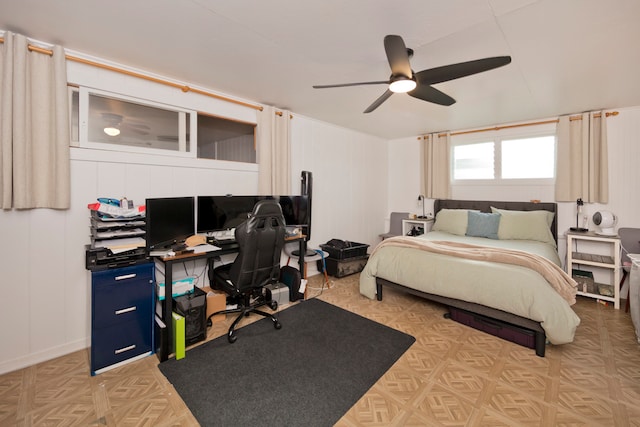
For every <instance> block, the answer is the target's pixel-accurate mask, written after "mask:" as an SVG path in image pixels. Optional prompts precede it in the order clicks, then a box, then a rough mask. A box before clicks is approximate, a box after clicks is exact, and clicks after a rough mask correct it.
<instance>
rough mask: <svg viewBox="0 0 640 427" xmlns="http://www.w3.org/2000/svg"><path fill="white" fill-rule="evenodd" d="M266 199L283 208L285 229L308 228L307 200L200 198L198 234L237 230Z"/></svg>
mask: <svg viewBox="0 0 640 427" xmlns="http://www.w3.org/2000/svg"><path fill="white" fill-rule="evenodd" d="M263 199H275V200H276V201H278V203H279V204H280V207H281V208H282V214H283V216H284V221H285V224H286V225H290V226H297V227H306V226H307V225H308V223H309V199H308V197H307V196H199V197H198V201H197V211H198V220H197V226H196V230H197V232H198V233H199V234H206V233H209V232H213V231H220V230H228V229H231V228H235V227H237V226H238V225H239V224H240V223H242V222H243V221H244V220H246V219H247V218H248V217H249V214H250V213H251V212H252V211H253V206H254V205H255V204H256V203H257V202H258V201H259V200H263Z"/></svg>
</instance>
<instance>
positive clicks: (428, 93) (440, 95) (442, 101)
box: [407, 84, 456, 106]
mask: <svg viewBox="0 0 640 427" xmlns="http://www.w3.org/2000/svg"><path fill="white" fill-rule="evenodd" d="M407 93H408V94H409V95H411V96H413V97H414V98H418V99H422V100H423V101H427V102H433V103H434V104H439V105H445V106H449V105H452V104H455V103H456V100H455V99H453V98H452V97H450V96H449V95H447V94H446V93H444V92H440V91H439V90H438V89H436V88H434V87H432V86H429V85H423V84H419V85H418V87H416V88H415V89H414V90H412V91H411V92H407Z"/></svg>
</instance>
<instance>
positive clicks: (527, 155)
mask: <svg viewBox="0 0 640 427" xmlns="http://www.w3.org/2000/svg"><path fill="white" fill-rule="evenodd" d="M555 149H556V141H555V138H554V137H552V136H542V137H538V138H524V139H509V140H504V141H502V161H501V164H502V178H503V179H519V178H520V179H521V178H553V177H554V168H555Z"/></svg>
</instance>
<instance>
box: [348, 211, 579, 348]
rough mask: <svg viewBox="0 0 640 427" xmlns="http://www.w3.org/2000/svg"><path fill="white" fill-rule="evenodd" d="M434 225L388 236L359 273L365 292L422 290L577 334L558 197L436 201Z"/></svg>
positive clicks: (567, 336)
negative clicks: (561, 249) (561, 250)
mask: <svg viewBox="0 0 640 427" xmlns="http://www.w3.org/2000/svg"><path fill="white" fill-rule="evenodd" d="M434 213H435V215H436V220H435V223H434V225H433V228H432V231H431V232H429V233H427V234H425V235H423V236H419V237H405V236H399V237H394V238H391V239H385V240H384V241H383V242H382V243H380V244H379V245H378V246H377V247H376V248H375V249H374V251H373V252H372V254H371V255H370V257H369V260H368V262H367V264H366V266H365V268H364V270H363V271H362V273H361V274H360V293H361V294H362V295H364V296H366V297H368V298H370V299H374V298H377V299H378V300H379V301H382V300H383V288H394V289H399V290H402V291H405V292H409V293H411V294H414V295H418V296H421V297H424V298H427V299H429V300H432V301H435V302H437V303H441V304H444V305H446V306H448V307H452V308H454V309H459V310H464V311H465V312H470V313H473V314H477V315H480V316H482V317H484V318H488V319H492V320H494V321H496V322H500V323H502V324H507V325H514V326H516V327H519V328H524V329H526V330H527V331H532V332H533V333H534V334H535V347H534V348H535V352H536V354H537V355H538V356H541V357H543V356H544V353H545V344H546V342H547V341H548V342H550V343H551V344H555V345H560V344H566V343H570V342H572V341H573V338H574V334H575V330H576V328H577V326H578V325H579V323H580V319H579V318H578V316H577V315H576V314H575V312H574V311H573V310H572V308H571V305H572V304H574V303H575V295H576V287H577V285H576V283H575V281H573V279H572V278H571V277H570V276H568V275H567V274H566V273H565V272H564V271H563V270H562V268H561V262H560V259H559V256H558V252H557V222H556V204H555V203H532V202H504V201H468V200H440V199H438V200H435V202H434Z"/></svg>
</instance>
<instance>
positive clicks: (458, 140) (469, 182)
mask: <svg viewBox="0 0 640 427" xmlns="http://www.w3.org/2000/svg"><path fill="white" fill-rule="evenodd" d="M542 136H552V137H554V138H555V136H556V129H555V124H554V125H548V124H545V125H540V126H534V125H532V126H523V127H518V128H515V129H503V130H499V131H488V132H478V133H469V134H465V135H454V136H452V137H451V153H450V154H451V164H450V171H451V177H450V179H451V184H452V185H454V186H455V185H464V186H474V185H478V186H490V185H501V186H506V185H514V186H521V185H526V186H531V185H553V184H554V183H555V180H556V178H555V169H557V166H556V167H555V168H554V176H553V177H552V178H508V179H507V178H502V141H503V140H513V139H527V138H535V137H542ZM486 142H494V166H493V167H494V178H493V179H454V174H455V170H454V167H455V161H454V160H455V159H454V157H453V150H454V147H455V146H458V145H470V144H479V143H486ZM553 161H554V165H557V139H556V149H555V150H554V159H553Z"/></svg>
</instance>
